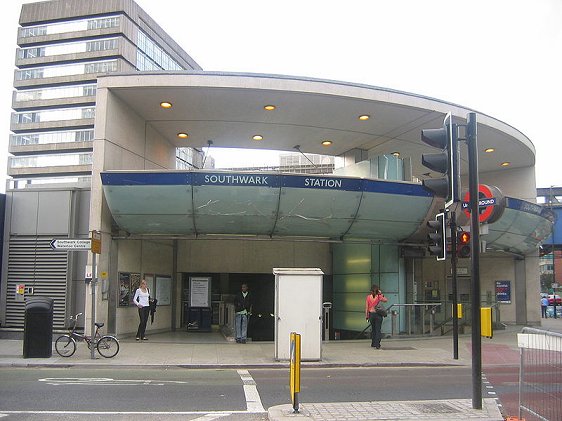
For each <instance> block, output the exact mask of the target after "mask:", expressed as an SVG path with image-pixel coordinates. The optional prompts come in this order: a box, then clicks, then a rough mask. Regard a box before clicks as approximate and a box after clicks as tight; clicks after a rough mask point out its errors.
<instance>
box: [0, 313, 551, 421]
mask: <svg viewBox="0 0 562 421" xmlns="http://www.w3.org/2000/svg"><path fill="white" fill-rule="evenodd" d="M542 328H543V329H546V330H552V331H556V332H560V333H562V319H546V320H543V326H542ZM521 329H522V327H521V326H508V328H507V329H506V330H504V331H497V332H495V333H494V337H493V338H492V339H486V338H482V362H483V365H484V366H486V365H487V364H490V365H502V364H511V365H513V364H514V363H517V361H518V360H517V358H518V355H519V352H518V348H517V333H519V332H521ZM198 335H200V334H197V333H196V334H193V333H186V332H173V333H163V334H152V335H150V336H149V340H148V341H146V342H143V341H141V342H136V341H135V340H134V338H121V339H120V351H119V354H118V355H117V356H116V357H114V358H110V359H106V358H102V357H99V356H98V355H97V354H96V359H93V360H92V359H90V352H89V350H88V348H87V347H86V345H85V344H84V343H79V344H78V349H77V351H76V354H75V355H73V356H72V357H70V358H63V357H60V356H58V354H56V352H55V351H54V350H53V356H52V357H51V358H27V359H25V358H23V355H22V354H23V341H22V340H21V339H0V369H1V368H2V367H83V368H85V367H105V368H108V367H115V366H119V367H135V368H138V367H139V366H144V367H153V368H155V367H161V368H217V369H218V368H223V369H224V368H241V369H242V368H243V369H252V368H287V367H288V362H287V361H275V360H274V358H273V356H274V344H273V343H271V342H255V343H252V342H249V343H247V344H245V345H242V344H236V343H234V342H233V341H232V340H226V339H224V338H222V337H221V336H219V335H218V334H216V335H217V336H216V337H215V338H213V337H212V336H209V334H207V335H206V336H198ZM211 335H212V334H211ZM57 336H58V335H54V338H56V337H57ZM209 338H211V339H209ZM470 343H471V336H470V335H461V336H460V338H459V359H458V360H455V359H453V346H452V338H451V337H432V338H406V339H404V338H400V339H384V340H383V342H382V349H381V350H373V349H372V348H371V347H370V346H369V345H370V340H357V341H329V342H324V343H323V344H322V360H321V361H317V362H303V363H302V368H303V369H306V368H307V367H377V366H380V367H416V366H425V367H432V366H447V365H450V366H470V365H471V364H472V359H471V346H470ZM436 398H438V397H436ZM483 406H484V408H483V409H482V410H473V409H472V408H471V400H470V399H458V400H447V401H442V400H435V401H412V402H409V401H408V402H404V401H396V402H394V401H393V402H347V403H307V402H301V412H300V413H299V414H293V413H292V408H291V406H290V405H280V406H275V407H272V408H269V417H270V419H273V420H279V419H285V418H309V419H316V420H340V419H342V420H343V419H359V420H361V419H372V420H396V419H399V420H408V419H412V420H414V419H416V420H420V419H432V420H451V419H478V420H502V419H503V418H502V416H501V413H500V411H499V409H498V406H497V403H496V401H495V399H485V400H484V405H483Z"/></svg>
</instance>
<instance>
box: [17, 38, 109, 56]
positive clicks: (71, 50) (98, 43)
mask: <svg viewBox="0 0 562 421" xmlns="http://www.w3.org/2000/svg"><path fill="white" fill-rule="evenodd" d="M115 48H117V38H105V39H99V40H95V41H77V42H67V43H63V44H51V45H46V46H41V47H29V48H18V50H17V55H18V58H21V59H26V58H27V59H29V58H36V57H52V56H59V55H64V54H78V53H85V52H93V51H105V50H114V49H115Z"/></svg>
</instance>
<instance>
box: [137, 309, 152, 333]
mask: <svg viewBox="0 0 562 421" xmlns="http://www.w3.org/2000/svg"><path fill="white" fill-rule="evenodd" d="M149 314H150V306H146V307H141V308H139V319H140V323H139V328H138V329H137V338H141V339H142V338H144V333H145V332H146V323H147V322H148V315H149Z"/></svg>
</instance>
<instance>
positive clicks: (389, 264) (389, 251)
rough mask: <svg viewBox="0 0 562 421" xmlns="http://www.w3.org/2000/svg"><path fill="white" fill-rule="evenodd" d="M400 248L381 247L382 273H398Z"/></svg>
mask: <svg viewBox="0 0 562 421" xmlns="http://www.w3.org/2000/svg"><path fill="white" fill-rule="evenodd" d="M398 259H399V257H398V247H396V246H387V245H381V246H380V260H381V264H380V271H381V272H396V273H398Z"/></svg>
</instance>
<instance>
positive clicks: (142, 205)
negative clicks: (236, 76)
mask: <svg viewBox="0 0 562 421" xmlns="http://www.w3.org/2000/svg"><path fill="white" fill-rule="evenodd" d="M101 177H102V183H103V189H104V193H105V197H106V199H107V203H108V205H109V208H110V210H111V213H112V215H113V219H114V220H115V221H116V223H117V224H118V225H119V226H120V227H121V228H122V229H124V230H125V231H127V232H129V233H130V234H137V235H147V234H152V235H162V234H164V235H172V236H173V235H176V236H181V235H216V234H225V235H238V236H244V235H245V236H248V235H251V236H266V237H287V238H289V237H308V238H325V239H338V240H339V239H346V238H361V239H372V240H380V241H399V240H402V239H404V238H407V237H408V236H410V235H411V234H413V233H414V232H416V231H417V229H418V228H419V227H420V225H421V224H422V223H423V221H424V218H425V216H426V215H427V213H428V211H429V209H430V207H431V204H432V202H433V197H432V196H431V194H430V193H429V192H428V191H427V190H425V189H424V188H423V187H422V186H421V185H417V184H410V183H401V182H390V181H377V180H367V179H361V178H352V177H324V176H313V175H295V174H274V173H262V172H260V173H234V172H207V171H186V172H104V173H102V174H101Z"/></svg>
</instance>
